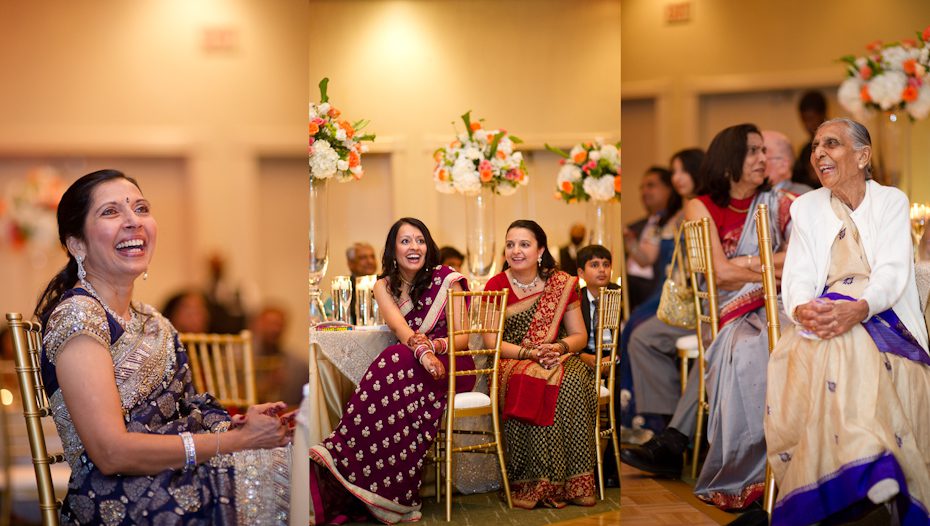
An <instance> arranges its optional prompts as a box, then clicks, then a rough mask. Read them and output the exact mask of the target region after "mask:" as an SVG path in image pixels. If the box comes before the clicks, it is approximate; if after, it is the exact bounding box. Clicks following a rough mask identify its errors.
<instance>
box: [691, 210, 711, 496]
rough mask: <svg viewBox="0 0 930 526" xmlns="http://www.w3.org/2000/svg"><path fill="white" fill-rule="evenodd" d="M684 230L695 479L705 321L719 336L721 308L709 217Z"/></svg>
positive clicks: (702, 397)
mask: <svg viewBox="0 0 930 526" xmlns="http://www.w3.org/2000/svg"><path fill="white" fill-rule="evenodd" d="M684 229H685V253H686V256H687V264H688V270H689V273H690V274H691V288H692V290H693V291H694V309H695V312H696V313H697V344H698V358H697V364H698V373H699V374H698V407H697V428H696V429H695V433H694V451H693V452H692V454H691V455H692V457H691V478H696V477H697V465H698V457H699V456H700V455H699V453H700V449H701V439H702V438H703V437H702V435H703V433H704V414H705V412H707V410H708V409H709V406H708V405H707V386H706V385H705V379H704V376H705V371H706V367H707V364H706V362H705V359H704V351H705V340H704V331H705V330H707V329H706V328H705V327H704V324H705V323H706V324H707V325H708V327H709V329H710V340H709V341H713V340H715V339H717V331H718V324H719V311H718V310H717V282H716V281H715V280H716V274H715V273H714V260H713V254H712V252H711V242H710V219H709V218H706V217H702V218H701V219H697V220H694V221H685V223H684ZM698 278H702V279H698ZM701 283H704V286H705V290H701V288H700V285H701ZM705 304H706V305H705ZM705 307H706V309H705Z"/></svg>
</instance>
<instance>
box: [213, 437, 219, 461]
mask: <svg viewBox="0 0 930 526" xmlns="http://www.w3.org/2000/svg"><path fill="white" fill-rule="evenodd" d="M214 456H216V457H218V456H220V433H219V432H217V433H216V455H214Z"/></svg>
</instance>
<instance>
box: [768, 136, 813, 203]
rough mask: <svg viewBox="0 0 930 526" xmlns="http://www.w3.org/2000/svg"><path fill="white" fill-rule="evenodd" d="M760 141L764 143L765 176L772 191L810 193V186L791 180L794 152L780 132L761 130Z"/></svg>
mask: <svg viewBox="0 0 930 526" xmlns="http://www.w3.org/2000/svg"><path fill="white" fill-rule="evenodd" d="M762 141H763V142H764V143H765V176H766V177H768V178H769V183H771V185H772V189H773V190H783V191H785V192H789V193H791V194H794V195H801V194H804V193H807V192H810V191H811V187H810V186H808V185H806V184H804V183H796V182H794V181H792V180H791V166H792V165H793V164H794V151H792V150H791V141H789V140H788V137H787V136H786V135H785V134H784V133H782V132H778V131H774V130H763V131H762Z"/></svg>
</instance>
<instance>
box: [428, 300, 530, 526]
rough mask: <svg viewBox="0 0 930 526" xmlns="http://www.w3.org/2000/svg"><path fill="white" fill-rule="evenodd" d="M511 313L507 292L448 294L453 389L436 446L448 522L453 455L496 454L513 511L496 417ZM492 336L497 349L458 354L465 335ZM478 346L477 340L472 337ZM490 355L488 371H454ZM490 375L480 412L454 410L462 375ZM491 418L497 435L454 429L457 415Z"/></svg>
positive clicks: (439, 487)
mask: <svg viewBox="0 0 930 526" xmlns="http://www.w3.org/2000/svg"><path fill="white" fill-rule="evenodd" d="M506 309H507V291H503V290H500V291H480V292H479V291H474V292H473V291H464V292H460V291H455V290H449V293H448V296H447V301H446V321H447V323H448V333H449V346H448V352H449V365H448V370H447V374H448V376H449V380H448V385H449V390H448V393H447V399H446V414H445V415H444V425H443V426H442V427H441V428H440V430H439V436H438V437H437V439H436V442H435V443H434V451H435V454H434V456H435V458H436V499H437V501H438V500H441V498H442V496H443V494H445V499H446V521H447V522H448V521H451V520H452V473H453V469H452V458H453V455H454V454H455V453H496V454H497V459H498V462H499V467H500V470H501V484H502V485H503V488H504V494H505V495H506V497H507V506H508V507H509V508H512V507H513V503H512V501H511V497H510V483H509V481H508V479H507V467H506V464H505V460H504V450H503V440H502V437H501V429H500V422H499V418H498V413H499V410H498V376H499V375H498V371H499V364H500V351H501V343H502V341H503V335H504V314H505V310H506ZM488 334H493V335H494V345H493V346H492V347H491V348H486V347H487V343H486V342H485V341H484V338H482V339H481V343H480V344H479V345H480V346H481V347H482V348H481V349H469V348H468V346H466V347H465V348H464V349H461V350H459V349H458V348H456V345H455V337H456V336H461V335H469V336H471V335H488ZM469 339H470V340H472V341H474V338H469ZM481 355H484V356H487V357H488V358H489V360H490V361H489V363H488V364H487V366H481V365H479V364H476V367H475V368H473V369H469V370H461V371H459V370H456V363H455V362H456V358H457V357H460V356H481ZM471 375H475V376H478V375H486V376H487V377H488V380H489V381H488V384H489V386H488V387H489V389H488V390H489V395H488V399H489V400H488V403H487V405H485V406H481V407H479V408H470V409H464V410H461V411H459V410H457V409H456V407H455V397H456V392H455V391H456V378H458V377H459V376H471ZM479 414H488V415H490V416H491V424H492V428H493V430H492V431H490V432H488V431H467V430H457V429H455V419H456V417H458V416H477V415H479ZM456 433H458V434H466V435H472V434H476V435H485V436H489V437H490V441H487V442H482V443H479V444H472V445H464V446H459V447H453V444H452V436H453V434H456ZM442 465H444V466H445V473H446V477H445V491H443V485H442V484H441V480H442V477H441V469H440V467H441V466H442Z"/></svg>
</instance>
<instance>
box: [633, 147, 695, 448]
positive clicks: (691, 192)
mask: <svg viewBox="0 0 930 526" xmlns="http://www.w3.org/2000/svg"><path fill="white" fill-rule="evenodd" d="M703 159H704V152H703V150H700V149H697V148H689V149H685V150H681V151H679V152H676V153H675V154H674V155H672V158H671V161H670V163H669V165H670V167H671V184H672V186H673V187H674V189H675V193H676V194H677V195H678V196H679V197H680V199H681V201H683V202H688V201H689V200H691V199H693V198H694V196H695V193H696V188H699V187H701V183H700V182H699V181H698V180H697V176H698V169H699V168H700V166H701V161H702V160H703ZM682 221H684V211H683V210H678V211H677V212H676V213H675V214H674V215H672V216H671V217H668V218H667V219H666V220H665V224H664V226H663V227H662V228H661V230H660V231H659V232H658V235H657V236H656V237H655V241H654V242H655V243H658V258H657V260H656V264H655V265H654V268H655V271H656V272H657V273H658V274H657V276H656V277H657V278H658V280H659V283H660V286H658V287H657V289H656V290H654V291H653V292H652V294H651V295H650V296H649V297H648V298H646V299H645V300H644V301H643V302H642V303H640V304H639V305H638V306H637V307H636V308H634V309H633V310H632V311H631V312H630V317H629V319H628V320H626V323H625V324H624V326H623V331H621V333H620V378H619V380H620V388H619V392H620V396H621V398H620V400H621V401H622V402H623V403H622V404H620V405H619V407H620V408H621V409H620V422H621V434H620V437H621V441H623V442H626V443H631V444H642V443H643V442H645V441H647V440H649V439H650V438H652V432H659V431H662V430H663V429H664V428H665V425H666V424H667V423H668V420H669V418H671V413H672V412H673V411H674V407H675V403H676V402H677V400H678V398H677V396H678V393H679V392H680V391H679V390H678V389H677V388H675V389H674V391H672V390H669V391H668V392H663V393H662V395H658V396H657V395H656V393H654V392H653V391H652V389H654V388H655V387H654V386H656V385H659V386H660V388H661V387H664V386H666V385H669V386H671V383H672V382H675V383H676V385H677V379H678V376H677V374H676V375H675V378H669V380H668V384H666V382H665V380H666V378H665V376H664V375H665V374H668V371H667V370H665V369H659V370H654V369H653V368H652V367H651V366H650V365H649V364H648V363H640V364H639V365H633V359H634V357H635V359H641V358H643V357H649V356H651V354H652V353H654V352H655V353H660V354H671V355H674V353H675V352H676V349H675V341H676V340H677V339H678V338H680V337H681V336H684V335H687V334H691V333H693V332H694V331H693V330H691V329H681V328H679V327H673V326H671V325H667V324H665V323H663V322H662V321H661V320H659V319H658V318H656V311H657V310H658V307H659V299H660V298H661V294H662V286H661V284H663V283H664V280H665V278H666V271H667V269H668V266H669V264H670V263H671V262H672V256H673V255H674V253H675V243H676V236H677V234H678V230H679V227H680V226H681V223H682ZM678 249H679V251H680V252H681V253H682V254H684V250H685V249H684V246H683V242H682V245H681V246H679V247H678ZM631 347H637V350H636V351H633V350H632V349H631ZM644 348H647V349H648V350H644ZM634 367H635V368H636V369H637V373H636V378H637V381H635V382H634V380H633V378H634V372H633V371H634ZM652 374H660V375H662V376H660V378H659V379H658V380H656V379H654V378H652V377H651V375H652ZM663 395H665V396H663ZM639 398H642V399H643V400H644V404H645V405H642V406H641V405H638V404H637V399H639ZM637 416H638V417H639V418H636V417H637ZM638 420H641V421H642V424H639V422H636V421H638ZM634 422H636V424H634ZM640 425H641V426H642V427H639V426H640Z"/></svg>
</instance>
